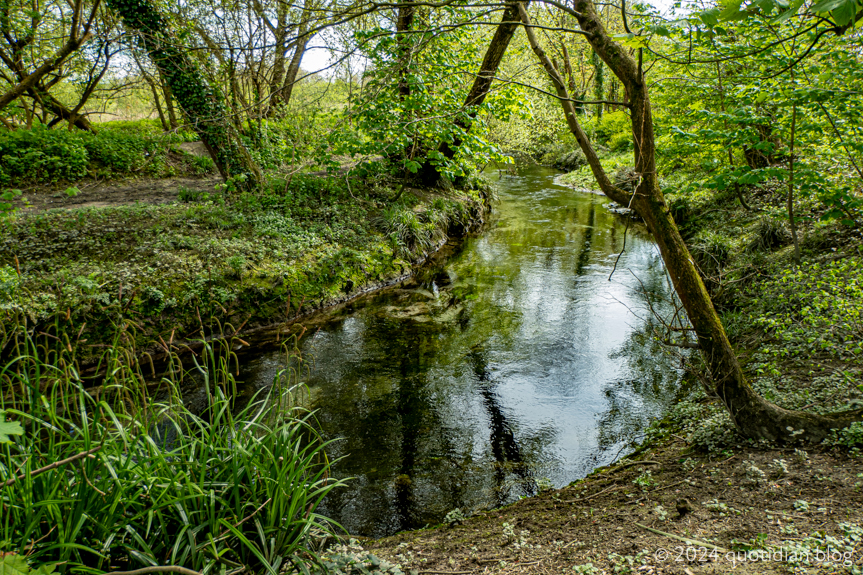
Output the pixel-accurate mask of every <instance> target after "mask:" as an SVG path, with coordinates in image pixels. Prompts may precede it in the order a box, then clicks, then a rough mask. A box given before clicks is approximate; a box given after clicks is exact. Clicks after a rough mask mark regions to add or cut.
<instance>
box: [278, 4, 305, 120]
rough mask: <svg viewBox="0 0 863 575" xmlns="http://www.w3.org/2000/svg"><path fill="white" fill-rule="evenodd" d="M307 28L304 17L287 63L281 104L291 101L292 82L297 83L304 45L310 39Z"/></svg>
mask: <svg viewBox="0 0 863 575" xmlns="http://www.w3.org/2000/svg"><path fill="white" fill-rule="evenodd" d="M308 29H309V24H308V20H307V19H304V20H303V22H302V24H300V31H299V35H298V36H297V47H296V48H294V55H293V56H291V63H290V64H289V65H288V71H287V73H286V74H285V85H284V86H283V87H282V90H281V96H280V99H281V102H282V105H283V106H287V105H288V104H289V103H290V102H291V95H292V94H293V92H294V84H296V83H297V76H299V74H300V64H302V62H303V55H304V54H305V53H306V46H308V44H309V40H310V37H309V35H308Z"/></svg>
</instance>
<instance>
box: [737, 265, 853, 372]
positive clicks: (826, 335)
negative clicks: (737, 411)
mask: <svg viewBox="0 0 863 575" xmlns="http://www.w3.org/2000/svg"><path fill="white" fill-rule="evenodd" d="M758 290H759V292H760V295H759V301H760V302H762V305H761V307H760V309H759V310H758V311H759V313H757V315H755V317H753V318H752V321H753V323H754V324H755V325H757V326H759V327H761V328H762V329H763V330H765V332H766V333H767V334H768V335H769V337H770V340H769V342H765V345H764V347H763V352H764V353H766V354H769V355H778V356H792V357H793V356H796V355H800V354H805V355H810V354H813V353H815V354H821V353H827V354H830V355H834V356H837V357H844V358H849V359H851V358H859V357H861V354H863V261H861V259H860V258H859V257H849V258H846V259H844V260H839V261H834V262H829V263H824V264H822V263H808V264H803V265H801V266H800V267H796V268H791V269H786V270H784V271H783V273H782V274H781V275H780V276H778V277H776V278H775V279H772V280H770V281H766V282H763V283H762V284H761V285H759V286H758Z"/></svg>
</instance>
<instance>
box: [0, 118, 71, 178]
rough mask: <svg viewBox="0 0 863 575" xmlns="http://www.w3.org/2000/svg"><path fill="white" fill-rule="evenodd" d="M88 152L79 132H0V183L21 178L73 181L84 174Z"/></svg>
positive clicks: (35, 128)
mask: <svg viewBox="0 0 863 575" xmlns="http://www.w3.org/2000/svg"><path fill="white" fill-rule="evenodd" d="M87 163H88V154H87V148H86V147H85V145H84V142H83V138H82V137H81V135H80V134H79V133H76V132H69V131H68V130H50V129H48V128H46V127H44V126H41V125H37V126H36V127H34V128H33V129H32V130H15V131H7V132H0V177H2V178H4V179H3V181H0V184H4V185H5V184H9V183H10V182H17V181H20V180H33V181H38V182H57V181H59V180H68V181H74V180H78V179H81V178H83V177H84V176H85V175H86V174H87Z"/></svg>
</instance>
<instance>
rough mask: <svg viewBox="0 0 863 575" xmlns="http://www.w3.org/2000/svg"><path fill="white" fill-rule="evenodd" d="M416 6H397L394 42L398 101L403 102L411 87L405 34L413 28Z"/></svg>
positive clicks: (408, 52) (408, 53)
mask: <svg viewBox="0 0 863 575" xmlns="http://www.w3.org/2000/svg"><path fill="white" fill-rule="evenodd" d="M416 10H417V9H416V6H414V5H412V4H410V3H408V2H405V3H402V4H399V12H398V18H397V19H396V42H398V51H399V54H398V58H399V100H401V101H404V100H405V99H406V98H407V97H408V96H410V95H411V87H410V84H409V83H408V81H407V75H408V68H409V67H410V62H411V41H410V39H409V38H408V36H407V33H408V32H409V31H410V30H411V29H412V28H413V24H414V14H416Z"/></svg>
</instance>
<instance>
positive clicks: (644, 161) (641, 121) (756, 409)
mask: <svg viewBox="0 0 863 575" xmlns="http://www.w3.org/2000/svg"><path fill="white" fill-rule="evenodd" d="M519 7H520V8H519V12H520V16H521V18H522V21H523V22H524V25H525V29H526V30H527V31H528V32H529V35H528V39H529V41H530V42H531V45H532V48H533V49H534V52H536V53H537V56H539V58H540V60H541V61H542V62H543V65H544V66H545V68H546V71H548V72H549V75H550V76H551V78H552V81H553V83H554V84H555V87H556V89H557V91H558V95H559V96H562V98H561V101H562V102H563V103H564V112H565V113H566V116H567V122H568V124H569V126H570V129H571V130H572V131H573V133H574V134H575V136H576V139H577V140H578V143H579V145H580V146H581V148H582V150H583V151H584V153H585V155H586V156H587V158H588V162H589V164H590V166H591V169H592V170H593V173H594V176H595V177H596V180H597V183H598V184H599V186H600V188H601V189H602V191H603V192H604V193H605V194H606V195H607V196H609V197H610V198H611V199H613V200H614V201H616V202H618V203H622V204H625V205H627V204H628V205H631V207H632V208H633V209H635V211H636V212H637V213H638V214H639V215H640V216H641V217H642V218H643V219H644V221H645V224H646V225H647V228H648V230H649V231H650V232H651V233H652V234H653V237H654V239H655V240H656V243H657V244H658V245H659V249H660V252H661V253H662V259H663V261H664V262H665V266H666V268H667V269H668V273H669V275H670V276H671V279H672V282H673V284H674V288H675V290H676V291H677V294H678V296H679V297H680V300H681V302H682V303H683V306H684V308H685V309H686V312H687V314H688V315H689V321H690V322H691V323H692V326H693V328H694V330H695V333H696V336H697V338H698V346H699V348H700V350H701V353H702V355H703V357H704V360H705V362H706V363H707V365H708V368H709V370H710V375H711V378H712V381H713V385H714V387H715V392H716V395H717V396H718V397H719V398H720V399H721V400H722V402H723V403H724V405H725V407H726V408H727V410H728V412H729V414H730V415H731V419H732V420H733V422H734V424H735V426H736V427H737V429H738V430H739V431H740V432H741V433H742V434H743V435H745V436H746V437H750V438H753V439H767V440H773V441H783V440H789V439H794V438H795V437H798V438H801V439H808V440H810V441H821V440H822V439H824V438H825V437H827V436H828V435H829V433H830V430H832V429H836V428H842V427H846V426H848V425H850V424H851V423H853V422H855V421H860V420H861V419H863V410H855V411H846V412H842V413H836V414H832V415H817V414H810V413H804V412H800V411H791V410H787V409H783V408H781V407H779V406H777V405H774V404H772V403H770V402H768V401H767V400H765V399H764V398H762V397H761V396H759V395H758V394H757V393H755V391H754V390H753V389H752V387H751V386H750V385H749V382H748V381H747V379H746V376H745V375H744V373H743V369H742V368H741V366H740V362H739V361H738V360H737V356H736V355H735V353H734V351H733V349H732V348H731V343H730V342H729V341H728V336H727V335H726V334H725V330H724V328H723V327H722V322H721V321H720V319H719V315H718V314H717V313H716V310H715V308H714V307H713V302H712V301H711V299H710V296H709V294H708V293H707V289H706V288H705V287H704V283H703V282H702V280H701V276H700V275H699V274H698V270H697V269H696V267H695V264H694V262H693V259H692V256H691V255H690V253H689V250H688V249H687V247H686V244H685V243H684V242H683V238H682V237H681V236H680V232H679V230H678V229H677V225H676V224H675V222H674V219H673V218H672V217H671V213H670V211H669V209H668V206H667V204H666V203H665V198H664V197H663V194H662V191H661V190H660V188H659V183H658V180H657V175H656V148H655V139H654V133H653V117H652V112H651V106H650V99H649V97H648V93H647V84H646V83H645V82H644V77H643V74H642V70H641V68H640V66H639V65H638V64H636V62H635V61H634V60H633V59H632V57H631V56H630V55H629V52H628V51H627V50H626V49H625V48H623V47H622V46H621V45H620V44H618V43H617V42H615V41H614V40H612V39H611V38H610V37H609V35H608V33H607V32H606V30H605V28H604V27H603V25H602V22H601V21H600V19H599V17H598V16H597V13H596V8H595V6H594V4H593V2H592V1H591V0H575V6H574V8H575V9H574V11H573V15H574V16H575V17H576V19H577V20H578V23H579V26H580V28H581V30H582V33H583V34H584V35H585V36H586V38H587V41H588V42H589V43H590V45H591V46H592V47H593V49H594V50H595V51H596V53H597V55H598V56H599V57H600V58H601V59H602V60H603V61H604V62H605V63H606V64H607V65H608V67H609V69H611V71H612V72H613V73H614V75H615V76H617V78H618V79H619V80H620V81H621V83H622V84H623V86H624V88H625V89H626V92H627V94H628V95H629V107H630V111H631V119H632V134H633V140H634V144H635V171H636V173H638V174H639V180H640V181H639V183H638V185H637V187H636V188H635V191H634V192H633V195H632V196H629V194H628V193H627V192H624V191H622V190H621V189H619V188H617V187H616V186H614V185H613V184H612V183H611V182H610V180H609V178H608V177H607V175H606V174H605V172H604V170H603V169H602V166H601V165H600V164H599V162H598V161H596V154H595V152H594V151H593V148H592V146H591V145H590V142H589V141H587V138H586V137H584V132H583V130H582V129H581V127H580V126H579V125H578V120H577V118H576V117H575V114H574V113H573V112H571V111H570V110H571V108H572V105H571V102H570V101H569V96H568V94H567V93H566V87H565V85H564V84H563V81H562V79H561V78H560V75H559V74H557V73H556V70H554V67H553V66H552V65H551V63H550V61H548V58H547V57H545V58H543V56H544V54H542V49H541V48H540V47H539V44H538V43H537V42H536V38H535V37H534V36H533V33H532V30H531V29H530V20H529V18H528V14H527V10H526V9H525V8H524V6H523V5H521V4H520V5H519ZM801 431H802V433H800V432H801ZM795 432H796V433H795Z"/></svg>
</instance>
